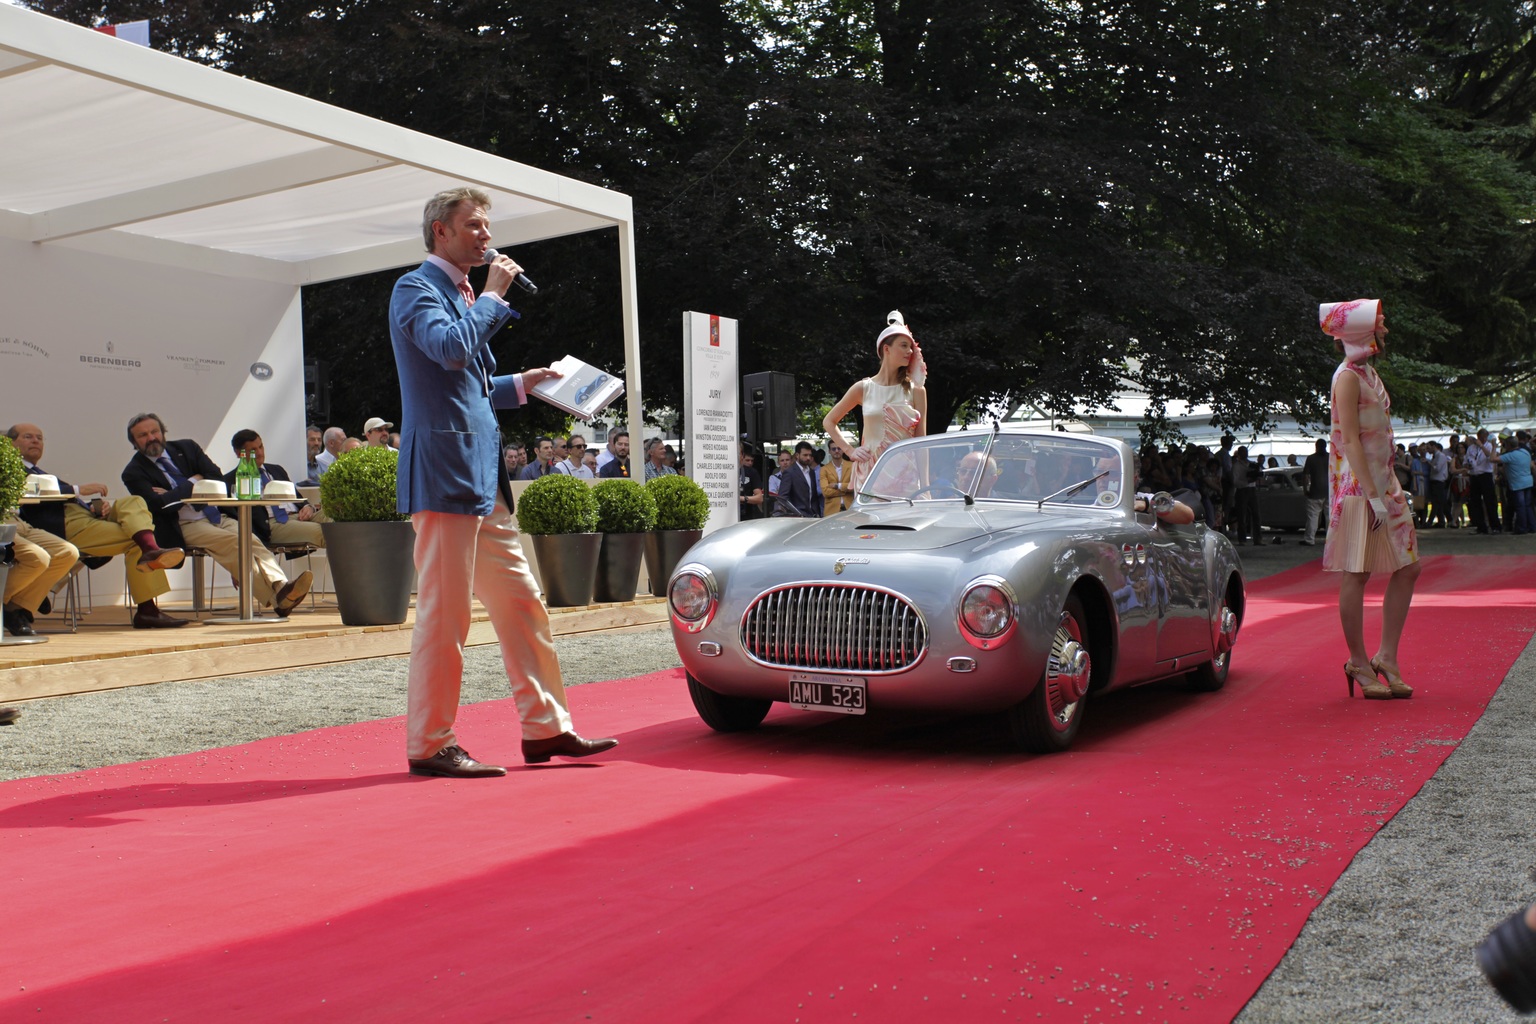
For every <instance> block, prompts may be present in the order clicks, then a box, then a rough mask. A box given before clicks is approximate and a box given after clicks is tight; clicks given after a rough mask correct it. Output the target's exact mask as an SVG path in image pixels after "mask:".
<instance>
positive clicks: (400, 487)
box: [389, 188, 618, 778]
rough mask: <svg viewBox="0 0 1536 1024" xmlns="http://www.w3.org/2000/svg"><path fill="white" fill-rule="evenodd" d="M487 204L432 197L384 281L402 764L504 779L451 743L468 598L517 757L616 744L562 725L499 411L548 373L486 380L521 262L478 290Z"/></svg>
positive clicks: (459, 196) (481, 197)
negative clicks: (488, 639) (409, 594)
mask: <svg viewBox="0 0 1536 1024" xmlns="http://www.w3.org/2000/svg"><path fill="white" fill-rule="evenodd" d="M490 206H491V200H490V197H489V196H488V195H486V194H485V193H484V192H481V191H480V190H479V189H473V188H455V189H449V190H447V191H445V192H439V193H438V194H437V195H435V196H433V197H432V198H431V199H430V200H428V202H427V207H426V210H425V211H424V213H423V214H422V235H423V238H424V240H425V242H426V246H427V253H428V256H427V261H426V262H425V263H423V264H422V265H421V266H419V267H417V268H416V269H415V270H413V271H411V272H410V273H408V274H406V275H405V276H404V277H402V278H400V280H399V281H397V282H395V290H394V295H393V296H392V297H391V298H390V302H389V337H390V342H391V344H392V345H393V346H394V351H395V366H396V368H397V369H398V370H399V374H400V414H401V422H402V425H403V427H404V429H403V430H402V431H401V432H400V462H399V472H398V476H397V478H396V488H397V495H398V508H399V510H400V511H401V512H403V513H407V514H409V515H410V517H411V524H412V525H413V526H414V527H415V531H416V550H415V557H416V578H417V592H416V626H415V629H414V631H413V632H412V634H411V665H410V673H409V682H410V695H409V707H408V709H407V714H406V759H407V762H408V764H409V767H410V771H411V774H413V775H441V776H448V777H450V778H479V777H484V776H492V775H505V774H506V769H505V768H502V767H500V766H498V765H492V764H483V763H481V762H479V761H476V760H475V759H474V758H472V757H470V756H469V754H468V753H467V752H466V751H465V750H464V748H462V747H460V746H459V745H458V741H457V739H456V738H455V736H454V732H453V722H454V719H455V717H457V715H458V710H459V688H460V685H461V683H462V681H463V675H464V642H465V640H466V639H467V638H468V636H469V619H470V604H471V597H472V596H473V597H478V598H479V599H480V602H481V604H483V605H484V606H485V609H486V611H487V612H488V613H489V614H490V618H491V625H492V626H493V627H494V628H495V630H496V637H497V639H498V640H500V641H501V650H502V663H503V665H504V666H505V667H506V671H507V679H508V681H509V682H510V683H511V686H512V696H513V698H514V700H515V701H516V702H517V711H518V714H519V715H520V716H521V718H522V725H523V743H522V748H523V760H524V761H525V762H527V763H529V764H537V763H541V762H544V761H548V760H549V759H550V758H551V757H553V756H563V757H585V756H586V755H588V754H595V753H598V752H599V751H602V750H607V749H608V748H610V747H612V746H614V745H616V744H617V743H618V740H615V739H597V740H587V739H583V738H582V737H580V736H578V735H577V734H576V733H575V732H574V731H573V730H572V728H571V716H570V712H569V711H568V710H567V709H566V706H565V683H564V681H563V680H562V678H561V675H560V662H559V660H558V659H557V658H556V656H555V648H554V643H553V641H552V638H551V636H550V630H549V615H548V613H547V612H546V611H545V609H544V603H543V601H542V600H541V599H540V596H539V587H538V584H537V583H536V582H535V581H534V578H533V574H532V573H531V572H529V570H528V562H527V559H525V558H524V557H523V549H522V545H521V544H520V543H519V542H518V537H517V527H516V524H515V522H514V520H513V518H512V485H511V484H510V483H509V482H508V480H507V470H506V464H505V463H504V462H503V461H502V457H501V448H502V441H501V431H500V429H499V428H498V426H497V423H496V412H495V410H497V409H515V408H517V407H519V406H521V405H522V404H523V402H524V401H526V396H527V392H526V391H525V388H526V387H531V386H533V385H534V384H537V383H538V382H539V381H541V380H544V379H545V378H547V377H554V376H558V374H556V373H555V372H554V371H552V370H548V369H544V368H539V369H534V370H525V371H524V372H523V373H520V374H518V373H513V374H506V375H498V374H497V373H496V358H495V357H494V356H493V355H492V354H491V347H490V341H491V338H492V337H493V336H494V335H495V334H496V332H497V331H499V330H500V329H501V328H502V326H503V325H505V324H506V323H507V322H508V321H509V320H512V319H515V318H516V317H517V313H516V312H515V311H514V310H513V309H511V307H509V306H508V305H507V303H506V300H505V299H504V298H503V296H504V295H505V294H506V291H507V288H508V286H510V285H511V284H512V282H513V281H514V280H515V279H516V278H517V276H518V275H519V274H520V273H522V268H521V267H519V266H518V265H517V264H516V263H514V262H513V261H512V260H511V259H510V258H509V257H507V256H497V257H496V258H495V260H493V261H492V262H491V264H490V271H489V273H488V274H487V276H486V281H485V290H484V291H482V292H481V293H480V295H479V296H478V297H476V296H475V294H474V290H473V289H472V288H471V286H470V284H469V279H468V276H469V270H470V268H471V267H476V266H479V265H481V264H482V263H484V262H485V252H486V249H487V247H488V246H489V245H490V242H491V229H490V217H489V213H488V211H489V210H490Z"/></svg>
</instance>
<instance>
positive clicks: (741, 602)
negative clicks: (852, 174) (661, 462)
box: [667, 431, 1243, 753]
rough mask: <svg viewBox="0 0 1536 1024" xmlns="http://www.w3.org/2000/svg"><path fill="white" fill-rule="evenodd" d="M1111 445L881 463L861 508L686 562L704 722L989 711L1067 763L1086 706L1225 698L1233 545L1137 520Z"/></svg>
mask: <svg viewBox="0 0 1536 1024" xmlns="http://www.w3.org/2000/svg"><path fill="white" fill-rule="evenodd" d="M1134 473H1135V467H1134V462H1133V455H1132V453H1131V450H1130V448H1128V447H1127V446H1126V445H1125V444H1124V443H1122V442H1120V441H1114V440H1109V439H1104V438H1096V437H1091V436H1082V435H1075V434H1063V433H1015V432H1006V431H1005V432H998V431H966V432H961V433H949V434H944V435H936V436H933V437H921V438H914V439H912V440H910V441H903V442H901V443H900V444H897V445H893V446H891V447H890V448H889V449H887V450H886V452H885V453H884V454H883V455H881V457H880V460H879V461H878V462H877V463H876V464H875V467H874V471H873V472H872V473H871V475H870V477H869V479H868V480H867V481H866V483H865V487H864V489H863V490H862V491H861V492H860V493H859V495H858V497H857V499H856V500H855V502H854V505H853V507H851V508H849V509H848V510H847V511H846V512H843V513H841V514H838V515H835V516H830V517H828V518H826V519H770V520H757V521H754V522H747V523H741V524H738V525H736V526H732V527H728V528H726V529H723V530H719V531H716V532H715V533H713V534H711V535H710V536H708V537H706V538H705V539H704V540H702V541H700V542H699V543H698V544H696V545H694V546H693V547H692V548H691V549H690V550H689V551H688V553H687V555H686V556H685V561H684V563H683V564H682V565H680V566H679V567H678V568H677V570H676V572H674V573H673V575H672V577H671V579H670V581H669V584H668V591H667V594H668V601H669V604H670V613H671V622H672V635H673V638H674V640H675V641H676V643H677V650H678V654H679V655H680V656H681V658H682V661H683V666H684V668H685V669H686V670H687V674H688V689H689V693H690V694H691V695H692V697H693V704H694V707H695V708H697V710H698V712H699V717H701V718H702V719H703V720H704V721H705V722H706V723H707V724H708V725H710V726H711V727H712V728H714V729H717V730H720V731H722V732H731V731H736V730H742V729H751V728H754V727H756V726H757V725H758V724H759V723H761V722H762V720H763V717H764V716H765V715H767V713H768V709H769V707H770V706H771V705H772V704H773V702H774V701H783V702H785V703H787V704H790V705H792V706H794V707H797V708H805V709H809V710H816V711H825V712H833V713H840V714H853V715H862V714H865V713H866V712H870V711H874V712H878V711H879V710H880V709H882V708H912V709H933V710H938V711H945V712H953V711H974V712H998V713H1000V714H1001V715H1002V716H1003V718H1004V720H1005V722H1006V724H1007V727H1008V731H1009V735H1010V737H1011V738H1012V740H1013V741H1014V742H1015V743H1016V744H1017V745H1019V746H1020V747H1022V748H1024V749H1026V750H1030V751H1037V752H1042V753H1043V752H1051V751H1059V750H1065V749H1066V748H1067V747H1068V746H1069V745H1070V744H1071V743H1072V739H1073V737H1074V736H1076V734H1077V730H1078V727H1079V726H1080V725H1081V724H1082V719H1083V713H1084V710H1085V708H1086V707H1087V705H1088V702H1089V700H1090V698H1093V697H1095V696H1096V695H1098V694H1100V693H1103V692H1105V691H1108V690H1114V689H1118V688H1120V687H1125V686H1135V685H1137V684H1139V683H1145V682H1150V681H1152V680H1157V679H1166V678H1169V677H1172V676H1180V675H1187V676H1188V678H1189V681H1190V683H1191V684H1192V686H1193V688H1194V689H1197V690H1215V689H1218V688H1220V687H1221V686H1222V684H1223V683H1225V682H1226V678H1227V671H1228V669H1229V667H1230V665H1231V652H1232V645H1233V642H1234V641H1235V640H1236V639H1237V632H1238V627H1239V626H1240V624H1241V622H1242V617H1243V574H1242V568H1241V566H1240V565H1239V562H1238V558H1237V553H1236V551H1235V550H1234V549H1233V547H1232V544H1231V543H1230V542H1229V541H1228V540H1227V539H1226V538H1225V537H1223V536H1222V535H1221V534H1220V533H1217V532H1215V531H1212V530H1207V529H1206V528H1205V526H1203V525H1201V524H1198V523H1197V524H1192V525H1174V524H1172V523H1169V522H1166V521H1163V520H1162V519H1160V517H1159V516H1158V515H1157V514H1155V513H1153V512H1141V511H1137V508H1138V507H1139V506H1142V505H1146V506H1150V507H1154V508H1156V507H1160V506H1161V503H1162V502H1163V501H1166V500H1167V496H1166V495H1158V496H1156V500H1154V498H1153V496H1150V495H1143V496H1138V495H1136V494H1135V493H1134V492H1133V490H1132V482H1133V480H1134V479H1135V475H1134Z"/></svg>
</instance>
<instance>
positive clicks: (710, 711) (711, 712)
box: [688, 675, 773, 732]
mask: <svg viewBox="0 0 1536 1024" xmlns="http://www.w3.org/2000/svg"><path fill="white" fill-rule="evenodd" d="M688 696H689V697H691V698H693V709H694V710H695V711H697V712H698V713H699V717H700V718H702V719H704V724H705V725H707V726H709V727H710V728H711V729H713V730H715V731H716V732H743V731H745V730H747V729H756V728H757V727H758V726H759V725H761V724H762V723H763V719H764V718H766V717H768V709H769V708H770V707H772V706H773V701H771V700H759V699H757V698H755V697H728V696H726V695H725V694H723V693H716V692H715V691H714V690H711V689H710V688H709V687H707V686H705V685H704V684H703V683H701V682H699V681H698V680H697V679H695V678H693V676H692V675H689V676H688Z"/></svg>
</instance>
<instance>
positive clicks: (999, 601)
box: [960, 583, 1013, 637]
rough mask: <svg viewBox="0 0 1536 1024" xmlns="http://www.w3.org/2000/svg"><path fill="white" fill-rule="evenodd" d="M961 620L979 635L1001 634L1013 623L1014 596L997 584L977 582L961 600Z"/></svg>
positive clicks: (991, 635) (992, 635)
mask: <svg viewBox="0 0 1536 1024" xmlns="http://www.w3.org/2000/svg"><path fill="white" fill-rule="evenodd" d="M960 621H961V622H962V623H964V624H965V628H966V629H968V630H970V631H971V632H972V633H974V634H976V635H977V636H982V637H994V636H999V635H1001V634H1002V633H1003V632H1005V631H1006V630H1007V629H1008V627H1009V626H1011V625H1013V598H1012V597H1011V596H1010V595H1009V594H1008V592H1007V591H1005V590H1004V589H1003V588H1002V587H1000V586H997V585H996V584H993V583H977V584H975V585H973V586H972V587H971V589H970V590H967V591H966V592H965V597H964V598H962V599H961V601H960Z"/></svg>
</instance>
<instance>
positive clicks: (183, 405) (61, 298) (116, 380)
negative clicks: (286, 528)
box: [0, 239, 305, 593]
mask: <svg viewBox="0 0 1536 1024" xmlns="http://www.w3.org/2000/svg"><path fill="white" fill-rule="evenodd" d="M0 280H3V281H4V282H5V300H4V302H3V303H0V429H3V428H4V427H9V426H10V425H11V424H13V423H17V422H32V423H37V424H38V425H40V426H41V427H42V428H43V433H44V435H45V436H46V438H47V442H46V445H47V447H46V452H45V454H44V458H43V464H44V467H45V468H46V469H48V470H50V471H51V472H54V473H56V474H57V475H59V476H61V477H63V478H64V479H66V480H69V481H70V482H72V483H75V484H81V483H88V482H98V483H104V484H106V485H107V487H108V489H109V495H110V496H112V497H118V496H121V495H123V494H124V493H126V492H125V491H124V488H123V484H122V470H123V466H124V465H125V464H126V463H127V461H128V458H129V457H130V456H131V455H132V454H133V448H132V445H130V444H129V442H128V438H127V425H128V420H129V418H130V417H131V416H132V415H134V414H135V413H139V412H153V413H157V414H158V415H159V416H160V417H161V419H163V420H164V421H165V424H166V429H167V431H168V433H169V436H170V437H172V438H182V437H190V438H192V439H193V440H195V441H196V442H198V443H199V444H200V445H202V446H203V447H204V448H205V449H207V451H208V454H209V456H210V457H211V458H212V459H213V460H214V462H216V463H218V464H219V465H220V466H221V467H222V468H224V469H230V468H232V467H233V466H234V457H233V452H232V450H231V448H230V444H229V441H230V437H231V436H232V435H233V434H234V432H235V431H236V430H237V429H239V428H241V427H246V426H249V427H252V428H253V429H255V430H257V431H258V432H260V434H261V435H262V439H263V441H264V442H265V443H266V449H267V458H268V459H269V460H270V461H272V462H277V463H281V464H282V465H284V466H285V467H287V469H288V470H289V471H290V472H291V473H293V474H294V476H295V477H297V478H302V477H303V476H304V467H305V449H304V377H303V336H302V320H301V317H300V307H299V290H298V289H297V288H296V287H294V286H292V285H287V284H275V283H269V282H253V281H249V280H237V279H234V278H228V277H220V276H216V275H212V274H201V273H184V274H180V275H176V276H168V275H167V274H166V273H165V269H164V268H162V267H155V266H152V265H148V264H137V263H132V262H128V261H119V260H113V259H110V258H108V257H105V256H99V255H95V254H90V253H81V252H79V251H66V250H63V249H58V248H54V247H50V246H47V245H34V244H31V243H26V242H15V241H11V240H8V239H0ZM100 590H101V588H100V587H99V586H98V587H97V591H98V593H99V592H100Z"/></svg>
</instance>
